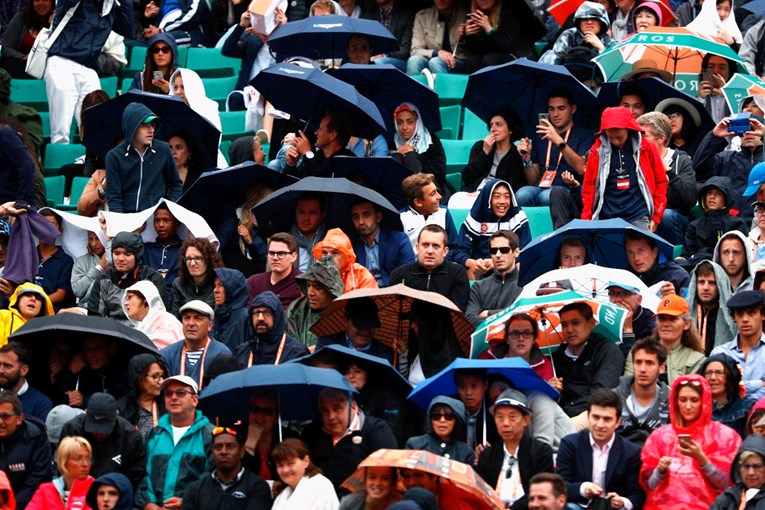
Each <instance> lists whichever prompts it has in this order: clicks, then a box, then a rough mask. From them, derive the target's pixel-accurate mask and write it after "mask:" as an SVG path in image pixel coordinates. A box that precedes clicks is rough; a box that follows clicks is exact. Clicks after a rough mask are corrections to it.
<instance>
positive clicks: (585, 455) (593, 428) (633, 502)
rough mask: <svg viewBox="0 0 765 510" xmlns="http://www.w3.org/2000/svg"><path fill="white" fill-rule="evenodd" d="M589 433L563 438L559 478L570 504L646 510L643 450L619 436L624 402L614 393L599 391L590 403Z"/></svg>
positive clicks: (588, 407) (559, 452)
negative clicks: (642, 484)
mask: <svg viewBox="0 0 765 510" xmlns="http://www.w3.org/2000/svg"><path fill="white" fill-rule="evenodd" d="M587 413H588V422H589V430H583V431H581V432H577V433H576V434H571V435H569V436H566V437H564V438H563V441H561V444H560V448H559V449H558V474H559V475H561V476H562V477H563V479H564V480H566V485H567V486H568V501H569V503H578V504H580V506H587V505H591V506H592V507H593V508H596V509H599V508H625V509H626V510H639V509H641V508H643V503H644V502H645V494H644V493H643V490H642V489H641V488H640V485H639V483H638V474H639V473H640V448H638V447H637V446H635V445H634V444H632V443H631V442H629V441H628V440H627V439H624V438H623V437H621V436H619V435H618V434H616V429H617V428H618V427H619V424H620V423H621V419H620V417H621V415H622V401H621V399H620V398H619V396H618V395H617V394H616V393H614V392H613V390H610V389H607V388H600V389H598V390H596V391H594V392H593V393H592V395H591V396H590V398H589V400H588V401H587Z"/></svg>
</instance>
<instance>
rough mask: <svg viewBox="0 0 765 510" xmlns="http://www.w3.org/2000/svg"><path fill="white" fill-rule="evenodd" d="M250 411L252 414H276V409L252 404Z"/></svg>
mask: <svg viewBox="0 0 765 510" xmlns="http://www.w3.org/2000/svg"><path fill="white" fill-rule="evenodd" d="M250 412H251V413H252V414H262V415H263V416H273V415H274V414H276V409H273V408H271V407H259V406H250Z"/></svg>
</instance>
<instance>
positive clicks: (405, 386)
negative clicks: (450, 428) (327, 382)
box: [290, 344, 412, 398]
mask: <svg viewBox="0 0 765 510" xmlns="http://www.w3.org/2000/svg"><path fill="white" fill-rule="evenodd" d="M322 353H324V355H326V354H330V355H331V356H334V357H335V358H337V359H339V360H340V361H341V362H342V363H343V364H350V363H358V364H359V365H361V366H362V367H363V368H365V369H366V371H367V381H369V382H371V383H374V384H375V385H380V386H386V387H388V388H390V389H391V390H393V391H394V392H395V393H396V394H398V395H399V396H400V397H401V398H406V397H407V396H408V395H409V393H410V392H411V391H412V385H411V384H409V381H407V380H406V379H404V376H403V375H401V372H399V371H398V370H396V368H395V367H394V366H393V365H391V364H390V361H388V360H387V359H385V358H379V357H377V356H372V355H371V354H367V353H365V352H361V351H357V350H356V349H351V348H349V347H346V346H344V345H338V344H332V345H327V346H325V347H323V348H322V349H319V350H317V351H316V352H314V353H313V354H308V355H306V356H301V357H300V358H297V359H293V360H291V361H290V363H302V364H303V365H308V366H313V362H314V360H316V359H321V357H322Z"/></svg>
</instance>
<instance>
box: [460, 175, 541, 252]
mask: <svg viewBox="0 0 765 510" xmlns="http://www.w3.org/2000/svg"><path fill="white" fill-rule="evenodd" d="M500 184H503V185H505V186H506V187H507V189H508V190H510V207H509V208H508V210H507V212H506V213H505V215H504V216H503V217H501V218H499V217H497V216H496V215H495V214H494V212H492V210H491V195H492V193H494V189H495V188H496V187H497V186H499V185H500ZM498 230H512V231H513V232H515V233H516V234H517V235H518V239H519V240H520V242H521V248H522V247H524V246H526V245H527V244H529V242H531V228H530V227H529V221H528V218H527V217H526V213H525V212H523V210H522V209H521V208H520V206H519V205H518V202H517V201H516V200H515V194H514V193H513V190H512V188H511V187H510V184H509V183H508V182H507V181H503V180H500V179H494V180H491V181H489V182H487V183H486V186H484V188H483V189H482V190H481V192H480V193H479V194H478V198H476V200H475V202H474V203H473V207H471V208H470V214H468V217H467V218H465V222H464V223H463V224H462V226H461V227H460V234H459V236H458V238H457V249H456V250H455V253H454V255H453V257H452V260H453V261H454V262H456V263H458V264H460V265H461V266H464V265H465V262H466V261H467V260H468V259H488V258H491V254H490V253H489V237H491V235H492V234H493V233H494V232H496V231H498Z"/></svg>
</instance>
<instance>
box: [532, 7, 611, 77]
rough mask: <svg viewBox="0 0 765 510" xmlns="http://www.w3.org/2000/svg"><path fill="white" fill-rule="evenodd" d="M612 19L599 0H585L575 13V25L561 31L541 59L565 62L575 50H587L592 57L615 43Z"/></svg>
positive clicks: (546, 62)
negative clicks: (611, 30) (611, 29)
mask: <svg viewBox="0 0 765 510" xmlns="http://www.w3.org/2000/svg"><path fill="white" fill-rule="evenodd" d="M610 27H611V21H610V20H609V19H608V12H607V11H606V8H605V7H603V5H602V4H600V3H598V2H585V3H583V4H582V5H580V6H579V8H578V9H577V10H576V12H575V13H574V26H573V27H572V28H568V29H566V30H564V31H563V32H561V34H560V35H559V36H558V39H557V40H556V41H555V44H554V45H553V47H552V49H550V50H548V51H546V52H545V53H544V54H543V55H542V56H541V57H540V59H539V61H540V62H542V63H545V64H563V62H564V60H565V58H566V56H567V55H568V54H570V53H571V52H573V51H582V52H584V50H586V51H587V54H588V55H590V58H592V57H595V56H597V55H598V54H599V53H600V52H601V51H603V50H604V49H606V48H608V47H609V46H611V45H612V44H613V43H614V40H613V39H611V35H610V34H609V33H608V32H609V28H610Z"/></svg>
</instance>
